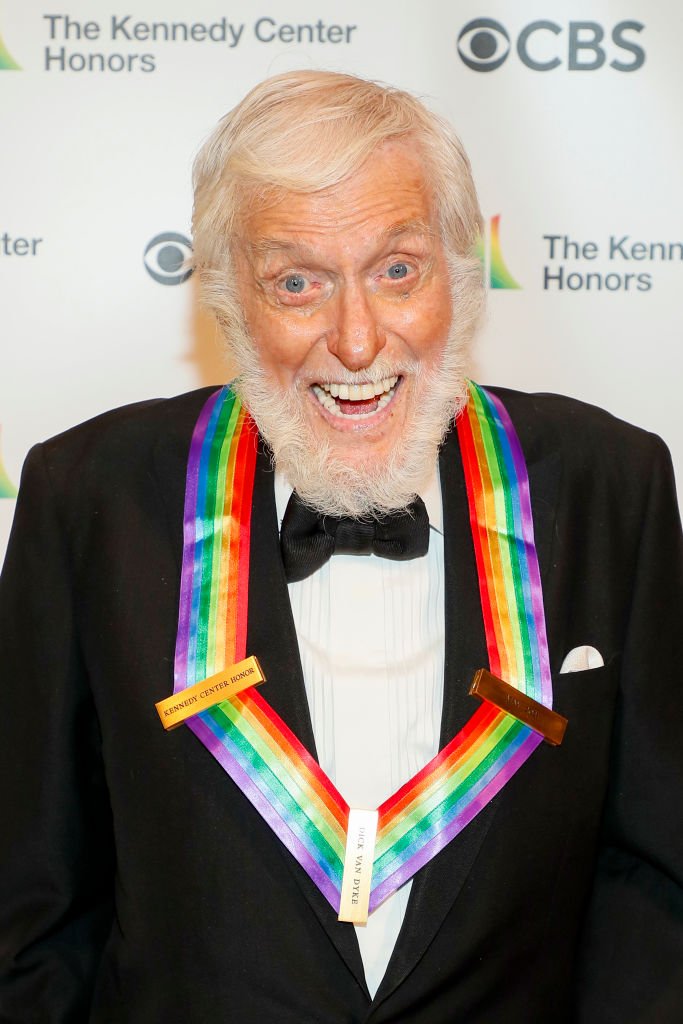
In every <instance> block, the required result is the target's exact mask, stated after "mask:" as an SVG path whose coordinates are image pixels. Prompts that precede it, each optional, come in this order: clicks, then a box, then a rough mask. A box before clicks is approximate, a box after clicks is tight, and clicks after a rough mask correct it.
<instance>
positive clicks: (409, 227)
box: [246, 218, 434, 259]
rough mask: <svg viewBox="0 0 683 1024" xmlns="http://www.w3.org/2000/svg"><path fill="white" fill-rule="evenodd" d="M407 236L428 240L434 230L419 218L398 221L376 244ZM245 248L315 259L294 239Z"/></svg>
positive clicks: (258, 242) (262, 240)
mask: <svg viewBox="0 0 683 1024" xmlns="http://www.w3.org/2000/svg"><path fill="white" fill-rule="evenodd" d="M407 235H425V236H426V237H428V238H433V237H434V229H433V228H432V227H430V225H429V224H427V222H426V221H424V220H422V219H421V218H413V219H411V220H404V221H399V222H398V223H396V224H390V225H389V227H387V228H385V229H384V231H382V232H380V234H379V236H378V238H377V242H378V244H379V246H380V247H384V246H386V245H387V244H388V243H389V242H393V241H396V240H397V239H400V238H403V237H405V236H407ZM246 247H247V249H248V250H249V252H250V254H251V255H252V256H256V257H258V256H269V255H271V254H272V253H297V254H298V255H302V256H305V257H307V258H310V259H315V255H316V254H315V252H314V251H313V249H311V247H310V246H309V245H307V244H306V243H305V242H303V241H301V242H300V241H297V240H296V239H294V240H291V239H284V238H259V239H256V240H255V241H252V240H249V241H248V242H247V243H246Z"/></svg>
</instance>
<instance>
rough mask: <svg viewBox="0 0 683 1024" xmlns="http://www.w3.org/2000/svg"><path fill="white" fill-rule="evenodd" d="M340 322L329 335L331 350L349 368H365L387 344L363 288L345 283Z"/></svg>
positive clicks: (340, 305) (338, 306) (339, 312)
mask: <svg viewBox="0 0 683 1024" xmlns="http://www.w3.org/2000/svg"><path fill="white" fill-rule="evenodd" d="M335 316H336V323H335V324H334V326H333V327H332V329H331V330H330V331H329V333H328V335H327V347H328V350H329V351H330V352H331V353H332V354H333V355H335V356H336V357H337V359H339V361H340V362H342V363H343V364H344V366H345V367H346V368H347V370H364V369H365V368H366V367H367V366H371V365H372V363H373V362H374V360H375V357H376V356H377V355H378V354H379V353H380V352H381V351H382V349H383V348H384V346H385V344H386V334H385V332H384V330H383V329H382V327H381V326H380V325H379V324H378V323H377V318H376V315H375V313H374V311H373V308H372V303H371V302H370V301H369V296H368V295H367V294H366V293H365V291H364V289H363V288H362V287H352V286H345V287H344V288H343V289H342V292H341V294H340V296H339V300H338V304H337V307H336V310H335Z"/></svg>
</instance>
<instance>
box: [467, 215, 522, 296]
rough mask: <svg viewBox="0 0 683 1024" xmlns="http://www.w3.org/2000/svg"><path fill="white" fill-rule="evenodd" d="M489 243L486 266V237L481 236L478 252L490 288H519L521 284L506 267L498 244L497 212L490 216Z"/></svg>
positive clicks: (498, 217) (498, 218)
mask: <svg viewBox="0 0 683 1024" xmlns="http://www.w3.org/2000/svg"><path fill="white" fill-rule="evenodd" d="M488 236H489V245H488V267H487V259H486V257H487V253H486V239H485V238H482V239H481V240H480V242H479V247H478V253H479V258H480V260H481V265H482V267H483V268H484V275H485V276H487V277H488V283H489V287H490V288H507V289H519V288H521V287H522V286H521V284H518V283H517V281H516V280H515V279H514V277H513V276H512V274H511V273H510V271H509V270H508V268H507V265H506V263H505V260H504V259H503V250H502V249H501V245H500V214H499V213H497V214H496V215H495V217H491V221H490V226H489V232H488Z"/></svg>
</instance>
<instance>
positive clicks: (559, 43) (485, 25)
mask: <svg viewBox="0 0 683 1024" xmlns="http://www.w3.org/2000/svg"><path fill="white" fill-rule="evenodd" d="M644 28H645V26H644V25H643V24H642V22H639V21H620V22H619V23H618V24H616V25H615V26H614V28H613V29H612V31H611V34H610V42H609V43H607V42H606V40H605V33H606V30H605V28H604V27H603V26H602V25H600V24H598V22H597V21H570V22H569V24H568V25H567V26H566V28H565V27H563V26H562V25H558V24H557V22H555V21H546V20H542V21H532V22H530V23H529V24H528V25H525V26H524V28H522V29H521V30H520V32H519V34H518V36H517V39H516V46H515V49H516V52H517V56H518V57H519V59H520V60H521V62H522V64H524V65H525V66H526V67H528V68H529V69H530V70H531V71H552V70H553V69H554V68H557V67H560V65H562V64H564V65H565V68H566V70H567V71H597V70H598V68H601V67H602V66H603V64H604V63H605V62H606V61H607V58H608V56H610V54H609V53H608V52H607V50H608V46H609V48H610V49H611V51H612V53H613V54H614V53H615V51H616V54H615V55H614V56H613V58H612V60H610V61H609V66H610V67H611V68H613V69H614V70H615V71H637V70H638V68H640V67H642V66H643V64H644V63H645V50H644V49H643V47H642V46H639V45H638V44H637V43H636V42H634V40H633V39H632V38H629V34H631V33H633V32H636V33H639V32H642V31H643V29H644ZM558 37H559V38H558ZM457 47H458V54H459V55H460V59H461V60H462V62H463V64H465V65H466V66H467V67H468V68H471V69H472V71H495V70H496V68H499V67H500V66H501V65H502V64H504V63H505V61H506V60H507V58H508V56H509V54H510V51H511V49H512V41H511V39H510V34H509V33H508V31H507V29H506V28H505V26H504V25H501V23H500V22H499V21H494V20H493V19H492V18H475V19H474V21H468V23H467V24H466V25H465V27H464V28H462V29H461V30H460V33H459V35H458V39H457ZM560 54H562V56H560ZM625 54H626V55H630V56H629V57H628V59H627V60H622V59H620V58H622V57H623V56H624V55H625Z"/></svg>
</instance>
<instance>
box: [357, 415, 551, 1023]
mask: <svg viewBox="0 0 683 1024" xmlns="http://www.w3.org/2000/svg"><path fill="white" fill-rule="evenodd" d="M504 400H505V398H504ZM507 407H508V412H510V414H511V415H512V413H513V410H512V409H511V408H510V407H509V405H508V406H507ZM515 426H516V428H517V430H518V433H519V435H520V440H521V442H522V446H523V448H524V449H525V455H526V456H527V469H528V472H529V484H530V490H531V495H532V506H533V514H534V534H535V540H536V550H537V552H538V556H539V562H540V565H541V572H542V575H543V574H544V571H547V567H548V565H549V561H550V548H551V544H552V536H553V527H554V521H555V499H556V494H557V488H558V484H559V467H560V460H559V456H558V455H556V454H555V453H551V454H549V455H546V454H544V453H542V452H536V451H532V452H527V446H526V445H525V437H524V430H523V429H522V428H521V427H520V425H519V424H518V423H517V422H516V421H515ZM439 473H440V479H441V494H442V501H443V511H444V569H445V578H446V587H445V592H446V607H445V632H446V642H445V665H444V704H443V712H442V718H441V737H440V748H443V747H444V746H445V745H446V744H447V743H448V742H450V740H451V739H452V738H453V736H455V735H456V734H457V733H458V732H459V730H460V729H462V727H463V726H464V725H465V723H466V722H467V721H468V720H469V718H470V717H471V716H472V714H473V713H474V712H475V711H476V710H477V706H478V701H477V700H476V698H474V697H471V696H470V695H469V688H470V683H471V681H472V677H473V675H474V673H475V671H476V670H477V669H478V668H482V667H487V666H488V655H487V650H486V639H485V634H484V625H483V618H482V611H481V603H480V598H479V583H478V577H477V567H476V560H475V554H474V546H473V543H472V533H471V528H470V522H469V509H468V504H467V491H466V486H465V477H464V473H463V468H462V460H461V458H460V449H459V445H458V439H457V433H456V431H455V430H452V431H451V432H450V433H449V434H448V436H447V438H446V441H445V442H444V444H443V446H442V448H441V452H440V455H439ZM504 799H505V790H504V789H503V790H502V791H501V792H500V793H499V794H498V795H497V796H496V797H495V798H494V799H493V800H492V801H491V803H489V804H488V806H487V807H485V808H484V809H483V810H482V811H480V813H479V814H478V815H477V816H476V817H475V818H474V819H473V820H472V821H471V822H470V823H469V825H467V827H466V828H465V829H463V831H462V832H461V833H460V834H459V835H458V836H456V837H455V839H454V840H453V841H452V842H451V843H450V844H449V845H448V846H447V847H446V848H445V849H443V850H442V851H441V852H440V853H439V854H438V855H437V856H436V857H435V858H434V859H433V860H431V861H430V862H429V863H428V864H427V865H425V867H424V868H423V869H422V870H421V871H419V872H418V873H417V875H416V876H415V877H414V879H413V885H412V888H411V892H410V898H409V901H408V907H407V910H406V916H405V919H404V921H403V926H402V928H401V933H400V935H399V938H398V941H397V943H396V946H395V948H394V952H393V955H392V958H391V960H390V962H389V966H388V968H387V971H386V974H385V976H384V978H383V980H382V983H381V985H380V988H379V989H378V991H377V995H376V997H375V1003H374V1005H377V1004H378V1003H379V1002H381V1001H383V1000H384V999H386V998H387V997H388V996H389V995H390V994H391V993H392V992H393V991H394V990H395V989H396V988H397V987H398V986H399V985H400V984H401V983H402V981H403V980H404V979H405V978H406V977H407V976H408V975H409V973H410V972H411V971H412V970H413V968H414V967H415V965H416V964H417V963H418V961H419V960H420V959H421V958H422V956H423V955H424V953H425V951H426V950H427V947H428V946H429V944H430V943H431V941H432V939H433V938H434V936H435V935H436V933H437V932H438V930H439V928H440V927H441V924H442V922H443V921H444V919H445V917H446V915H447V914H448V913H449V911H450V910H451V908H452V906H453V904H454V902H455V900H456V899H457V897H458V894H459V893H460V891H461V889H462V887H463V885H464V883H465V881H466V879H467V877H468V875H469V873H470V871H471V869H472V866H473V864H474V862H475V859H476V857H477V855H478V853H479V850H480V848H481V846H482V844H483V843H484V841H485V839H486V835H487V833H488V831H489V828H490V827H491V824H492V822H493V820H494V817H495V813H496V809H497V807H498V806H499V804H500V802H501V800H504Z"/></svg>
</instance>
